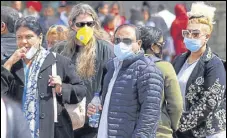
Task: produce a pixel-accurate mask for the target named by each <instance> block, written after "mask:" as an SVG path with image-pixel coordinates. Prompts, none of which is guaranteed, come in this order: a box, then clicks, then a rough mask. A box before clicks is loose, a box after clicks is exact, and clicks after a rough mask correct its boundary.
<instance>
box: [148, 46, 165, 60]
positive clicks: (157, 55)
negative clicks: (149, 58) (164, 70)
mask: <svg viewBox="0 0 227 138" xmlns="http://www.w3.org/2000/svg"><path fill="white" fill-rule="evenodd" d="M157 46H158V48H159V53H155V52H154V51H153V50H152V49H151V51H152V52H153V53H154V55H155V56H156V57H158V58H162V50H163V48H162V46H159V45H157Z"/></svg>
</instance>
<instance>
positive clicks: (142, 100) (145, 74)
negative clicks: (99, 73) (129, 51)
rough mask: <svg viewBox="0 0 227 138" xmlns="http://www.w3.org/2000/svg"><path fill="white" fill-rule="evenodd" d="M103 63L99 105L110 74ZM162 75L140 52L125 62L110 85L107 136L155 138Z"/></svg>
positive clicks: (109, 67) (111, 68) (111, 70)
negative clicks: (103, 70)
mask: <svg viewBox="0 0 227 138" xmlns="http://www.w3.org/2000/svg"><path fill="white" fill-rule="evenodd" d="M114 70H115V67H114V61H113V60H110V61H109V62H108V63H107V74H106V75H105V79H104V86H103V93H102V99H103V101H102V104H103V103H104V101H105V97H106V94H107V91H108V86H109V83H110V80H111V78H112V77H113V74H114ZM163 87H164V86H163V76H162V73H161V71H160V70H159V69H158V68H157V67H156V66H155V63H154V61H152V59H149V58H148V57H145V56H144V54H143V53H141V54H140V55H138V56H136V57H134V58H132V59H129V60H125V61H124V62H123V64H122V67H121V69H120V71H119V73H118V75H117V79H116V81H115V83H114V85H113V89H112V92H111V98H110V101H109V102H110V103H109V109H108V115H107V116H108V117H107V119H108V137H109V138H111V137H116V138H155V137H156V130H157V127H158V120H159V117H160V112H161V109H160V108H161V99H162V91H163Z"/></svg>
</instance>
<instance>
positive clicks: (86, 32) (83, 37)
mask: <svg viewBox="0 0 227 138" xmlns="http://www.w3.org/2000/svg"><path fill="white" fill-rule="evenodd" d="M93 33H94V32H93V29H92V28H91V27H87V26H85V27H82V28H80V29H79V30H78V31H77V33H76V38H77V39H78V40H79V41H80V42H82V43H83V44H84V45H86V44H87V43H88V42H89V41H90V40H91V38H92V36H93Z"/></svg>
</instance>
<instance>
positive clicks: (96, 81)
mask: <svg viewBox="0 0 227 138" xmlns="http://www.w3.org/2000/svg"><path fill="white" fill-rule="evenodd" d="M61 45H63V44H61ZM65 45H66V46H67V42H66V41H65ZM75 47H80V46H75ZM78 54H79V52H78V51H77V50H76V49H75V50H74V51H73V52H72V54H71V55H68V54H66V53H65V52H64V51H63V52H62V55H64V56H66V57H68V58H70V59H72V62H73V63H75V64H76V60H77V57H78ZM113 56H114V53H113V46H112V45H111V44H110V43H109V42H107V41H104V40H97V41H96V59H95V71H96V73H95V75H94V76H93V77H92V78H91V79H84V80H83V81H84V83H85V86H86V87H87V92H86V93H87V96H86V105H88V104H89V103H90V102H91V100H92V98H93V97H94V93H95V92H100V91H101V89H102V81H103V78H104V75H105V64H106V63H107V61H108V60H109V59H110V58H112V57H113ZM74 70H75V68H74ZM86 123H88V118H86Z"/></svg>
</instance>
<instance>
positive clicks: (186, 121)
mask: <svg viewBox="0 0 227 138" xmlns="http://www.w3.org/2000/svg"><path fill="white" fill-rule="evenodd" d="M215 10H216V8H215V7H211V6H208V5H206V4H204V2H195V3H192V6H191V11H190V12H189V13H188V17H189V21H188V25H187V29H186V30H183V31H182V35H183V37H184V43H185V45H186V48H187V49H188V50H189V51H188V52H186V53H183V54H181V55H180V56H177V57H176V59H175V60H174V62H173V66H174V69H175V71H176V73H177V76H178V81H179V84H180V87H181V93H182V96H183V101H184V111H183V114H182V116H181V120H180V125H179V129H178V131H177V133H176V134H177V136H178V137H179V138H226V110H225V109H226V107H225V104H226V103H225V100H224V99H225V98H224V95H225V91H226V71H225V68H224V66H223V63H222V61H221V59H220V58H219V57H217V56H216V55H215V54H214V53H213V52H212V51H211V48H210V47H209V46H208V45H207V42H208V40H209V39H210V37H211V33H212V31H213V27H214V26H213V23H214V15H215Z"/></svg>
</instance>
